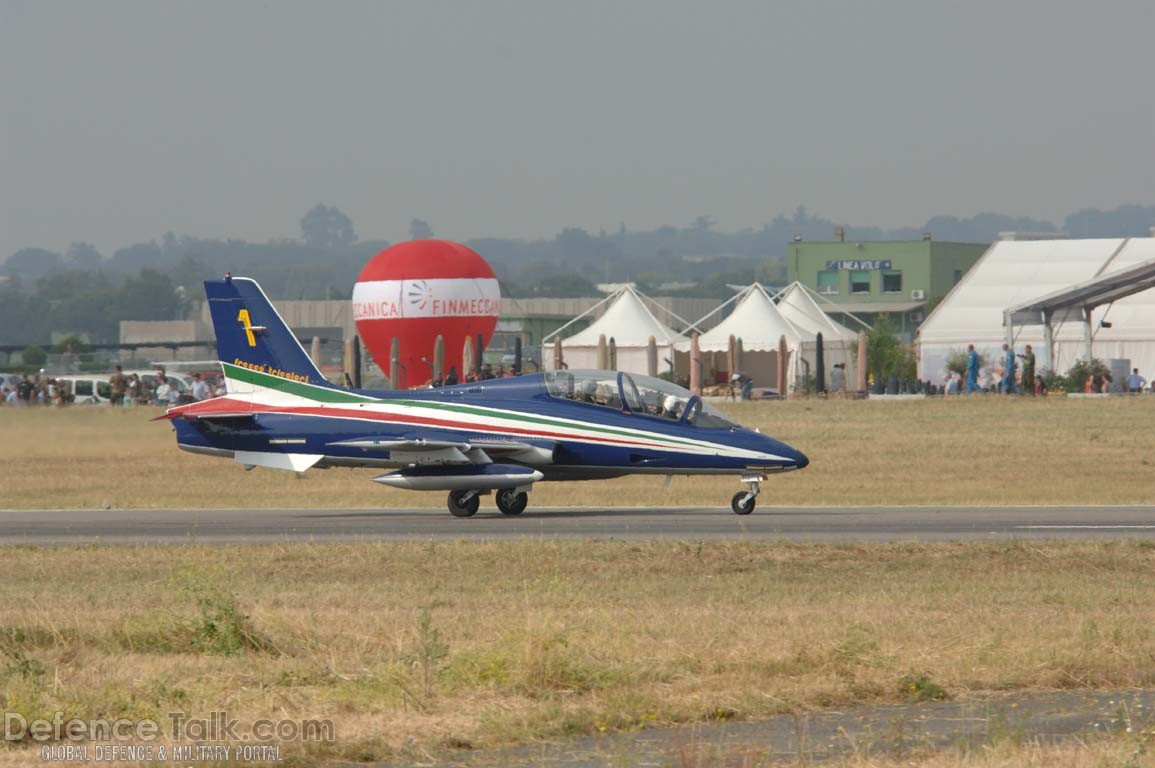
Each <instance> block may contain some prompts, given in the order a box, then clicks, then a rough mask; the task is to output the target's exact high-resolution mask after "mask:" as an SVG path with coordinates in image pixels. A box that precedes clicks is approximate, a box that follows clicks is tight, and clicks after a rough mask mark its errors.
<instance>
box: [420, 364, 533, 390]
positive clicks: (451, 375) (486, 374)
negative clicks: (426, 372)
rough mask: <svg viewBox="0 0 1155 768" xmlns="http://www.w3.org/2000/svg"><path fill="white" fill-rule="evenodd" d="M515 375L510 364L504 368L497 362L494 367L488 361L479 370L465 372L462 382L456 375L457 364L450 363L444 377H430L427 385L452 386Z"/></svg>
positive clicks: (508, 377)
mask: <svg viewBox="0 0 1155 768" xmlns="http://www.w3.org/2000/svg"><path fill="white" fill-rule="evenodd" d="M516 375H517V372H516V371H515V370H514V368H513V366H512V365H511V366H509V368H506V367H505V366H504V365H502V364H500V363H499V364H498V365H497V367H496V368H494V367H493V366H492V365H490V364H489V363H485V364H483V365H482V366H481V370H479V371H469V372H467V373H466V374H465V381H464V382H462V381H461V379H460V377H459V376H458V375H457V366H456V365H451V366H449V371H448V372H447V373H446V374H445V377H444V378H442V379H431V380H430V381H429V386H431V387H452V386H453V385H454V384H461V383H465V384H472V383H473V382H475V381H488V380H490V379H512V378H513V377H514V376H516Z"/></svg>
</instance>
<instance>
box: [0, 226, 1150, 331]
mask: <svg viewBox="0 0 1155 768" xmlns="http://www.w3.org/2000/svg"><path fill="white" fill-rule="evenodd" d="M836 226H838V222H836V221H835V220H833V219H831V218H829V217H826V216H822V215H815V214H812V213H811V212H809V211H808V210H807V209H806V208H805V207H802V206H799V207H798V208H797V209H795V210H794V211H793V213H791V214H790V215H785V214H783V215H778V216H776V217H774V218H773V219H772V220H771V221H770V222H768V223H767V224H765V225H763V226H762V227H759V228H750V229H743V230H739V231H736V232H726V231H723V230H722V229H720V228H719V225H718V222H717V221H716V220H715V219H714V218H713V217H711V216H708V215H702V216H699V217H697V218H695V219H694V220H693V221H691V222H688V223H686V224H685V225H683V226H664V227H658V228H656V229H651V230H642V231H634V230H630V229H628V227H627V226H626V225H625V224H624V223H623V224H621V225H619V227H618V228H617V229H615V230H613V231H609V232H607V231H599V232H590V231H587V230H585V229H582V228H579V227H569V228H566V229H563V230H562V231H561V232H559V233H557V235H555V236H554V237H552V238H538V239H515V238H480V239H471V240H466V241H465V244H466V245H468V246H469V247H471V248H473V249H474V250H476V251H477V252H478V253H480V254H481V255H482V256H483V257H485V259H486V260H487V261H488V262H489V263H490V264H491V265H492V266H493V268H494V271H495V272H496V273H497V276H498V278H499V279H500V280H501V283H502V291H503V293H504V294H505V295H507V296H513V297H525V296H552V297H572V296H589V295H592V294H593V293H594V292H595V289H594V284H595V283H599V282H619V281H625V280H632V281H634V282H637V283H639V284H640V286H641V287H642V288H643V290H647V291H650V292H660V293H663V294H673V295H678V294H681V295H695V296H710V297H717V298H726V297H729V296H731V295H732V291H731V290H730V288H728V287H727V285H728V284H748V283H750V282H751V281H753V280H760V281H764V282H768V283H771V284H781V283H782V282H784V281H785V278H786V264H785V256H786V251H787V247H788V244H789V243H790V241H791V240H793V239H794V238H797V237H800V238H802V239H803V240H830V239H832V238H833V236H834V231H835V228H836ZM1152 226H1155V207H1143V206H1137V205H1130V206H1121V207H1119V208H1115V209H1113V210H1109V211H1099V210H1093V209H1088V210H1083V211H1078V212H1076V213H1073V214H1071V215H1070V216H1068V217H1066V219H1065V220H1064V221H1063V223H1062V226H1057V225H1055V224H1054V223H1052V222H1048V221H1043V220H1038V219H1030V218H1015V217H1010V216H1005V215H1002V214H995V213H984V214H979V215H977V216H973V217H970V218H958V217H953V216H936V217H933V218H931V219H930V220H928V221H927V222H926V224H925V225H923V226H921V227H906V228H896V229H883V228H880V227H870V226H845V227H844V230H845V236H846V237H847V239H850V240H909V239H917V238H919V237H922V235H923V234H924V233H930V234H931V235H932V236H933V237H934V238H935V239H936V240H948V241H960V242H991V241H993V240H994V239H995V238H997V237H998V233H999V232H1002V231H1007V230H1014V231H1034V232H1040V231H1041V232H1057V231H1065V232H1066V233H1068V234H1069V235H1071V236H1072V237H1107V236H1110V237H1126V236H1144V235H1148V234H1149V231H1150V227H1152ZM409 236H410V238H412V239H427V238H431V237H434V236H435V231H434V227H433V225H432V224H431V223H430V222H428V221H425V220H422V219H419V218H415V219H413V220H412V221H411V223H410V226H409ZM388 245H389V243H388V242H385V241H374V240H366V241H363V240H359V239H358V237H357V233H356V229H355V227H354V224H353V222H352V221H351V220H350V219H349V217H348V216H346V215H345V214H344V213H342V212H341V211H340V210H339V209H337V208H335V207H333V206H327V205H324V204H319V205H316V206H314V207H313V208H311V209H310V210H309V211H308V212H306V213H305V215H304V216H303V217H302V218H301V220H300V237H299V239H283V240H271V241H269V242H266V243H251V242H247V241H243V240H232V239H228V240H221V239H212V238H195V237H190V236H187V235H177V234H174V233H171V232H170V233H166V234H164V235H163V236H162V237H161V238H159V240H150V241H147V242H141V243H134V244H131V245H128V246H125V247H123V248H120V249H118V250H117V251H115V252H114V253H112V254H111V255H109V256H105V255H104V254H101V253H100V252H99V251H98V250H97V249H96V248H94V247H93V246H92V245H90V244H88V243H83V242H79V243H74V244H73V245H72V246H71V247H70V248H68V249H67V250H66V251H65V252H64V253H58V252H54V251H50V250H47V249H44V248H35V247H33V248H24V249H21V250H19V251H17V252H16V253H14V254H12V255H11V256H9V257H8V259H7V260H6V262H5V263H4V264H3V266H2V268H0V344H16V343H36V344H44V343H48V342H49V341H50V337H51V334H52V333H53V332H56V333H57V334H61V333H64V334H67V333H81V334H85V335H87V336H88V337H89V338H90V339H91V340H92V341H93V342H110V341H115V340H116V339H117V338H118V336H119V321H120V320H171V319H180V318H183V317H185V316H186V314H187V312H188V311H189V309H190V307H191V306H192V304H191V302H192V301H195V300H197V299H199V298H200V292H201V288H200V284H201V281H203V280H204V279H206V278H209V277H217V276H220V275H223V274H224V273H225V272H226V271H231V272H233V273H234V274H244V275H247V276H251V277H253V278H255V279H257V280H258V281H259V282H260V283H261V284H262V286H264V288H265V290H266V291H267V292H268V293H269V294H270V296H272V297H273V298H274V299H324V298H329V299H346V298H348V297H349V296H350V295H351V292H352V287H353V283H354V282H355V281H356V278H357V275H358V274H359V272H360V271H361V269H362V268H363V267H364V265H365V263H366V262H367V261H369V259H370V258H372V257H373V256H374V255H375V254H376V253H377V252H379V251H380V250H382V249H383V248H385V247H387V246H388ZM5 278H6V279H5Z"/></svg>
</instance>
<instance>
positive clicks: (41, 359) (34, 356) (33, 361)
mask: <svg viewBox="0 0 1155 768" xmlns="http://www.w3.org/2000/svg"><path fill="white" fill-rule="evenodd" d="M23 359H24V364H25V365H31V366H35V367H37V368H39V367H40V366H42V365H44V363H45V362H47V361H48V353H47V352H45V351H44V350H43V349H41V348H40V347H37V346H31V347H25V348H24V355H23Z"/></svg>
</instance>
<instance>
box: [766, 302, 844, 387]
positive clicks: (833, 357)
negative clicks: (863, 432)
mask: <svg viewBox="0 0 1155 768" xmlns="http://www.w3.org/2000/svg"><path fill="white" fill-rule="evenodd" d="M776 306H777V307H778V312H779V313H780V314H781V315H782V317H784V318H786V319H787V320H788V321H790V323H791V324H793V325H794V327H795V328H797V329H798V330H799V331H800V332H801V333H802V334H803V336H804V341H803V344H802V355H803V357H805V358H806V359H807V361H808V362H809V363H810V365H811V367H812V368H813V366H815V365H817V351H818V334H820V333H821V334H822V352H823V365H825V367H826V385H827V386H828V387H829V386H830V370H831V369H832V368H833V367H834V366H835V364H837V363H842V364H844V365H845V366H846V385H847V387H853V386H854V382H855V381H856V373H855V371H856V369H857V364H858V360H857V356H856V355H855V353H854V350H855V346H854V345H855V343H856V342H857V340H858V334H857V333H855V332H854V331H852V330H850V329H849V328H847V327H846V326H845V325H842V324H841V323H839V322H836V321H835V320H834V319H832V318H831V317H830V315H828V314H826V312H825V311H823V309H822V307H821V306H819V304H818V302H817V301H815V300H814V297H813V296H811V295H810V291H809V290H808V289H807V288H806V286H804V285H802V283H799V282H797V281H795V282H793V283H791V284H790V285H788V286H787V287H786V288H785V289H784V290H783V291H782V292H781V293H779V294H778V303H777V305H776Z"/></svg>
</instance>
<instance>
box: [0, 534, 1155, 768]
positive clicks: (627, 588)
mask: <svg viewBox="0 0 1155 768" xmlns="http://www.w3.org/2000/svg"><path fill="white" fill-rule="evenodd" d="M0 562H3V564H4V572H5V578H4V579H3V581H2V582H0V684H2V686H3V687H2V688H0V690H2V691H3V694H2V695H3V701H2V702H0V708H2V709H4V710H7V711H14V712H20V713H22V714H24V715H25V716H28V717H33V716H39V715H44V714H48V713H51V712H53V711H56V710H64V711H65V712H66V713H68V714H69V715H71V716H75V717H79V718H83V719H91V718H99V717H105V718H114V717H121V716H123V717H129V718H142V717H151V718H157V719H161V720H164V718H166V716H167V713H168V712H171V711H182V712H185V713H186V714H187V715H188V716H190V717H206V716H207V715H208V713H210V712H213V711H216V710H221V709H223V710H227V711H228V713H229V716H230V717H235V718H238V719H239V720H240V721H241V722H242V723H246V722H247V723H251V722H253V721H254V720H255V719H257V718H261V717H269V716H270V715H274V716H276V717H278V718H280V717H287V718H297V719H317V718H327V719H331V720H333V722H334V724H335V729H336V735H337V738H336V740H335V741H333V742H322V743H308V744H304V743H297V744H289V745H287V749H288V750H289V752H290V754H289V757H290V762H291V763H292V762H294V761H295V762H296V764H301V765H304V764H313V763H314V762H316V761H318V760H322V759H324V758H328V757H336V758H342V759H347V760H361V759H365V760H369V759H395V760H401V761H406V760H417V759H420V758H423V757H426V756H428V755H429V754H438V753H448V752H452V751H454V750H459V749H477V748H483V747H489V746H494V745H500V744H509V743H516V742H524V741H531V740H537V739H546V738H557V737H565V736H568V735H576V734H589V733H598V732H606V731H614V730H628V729H635V728H642V727H646V726H648V725H651V724H682V723H691V722H702V721H707V720H712V719H714V720H716V719H742V718H758V717H763V716H767V715H771V714H776V713H782V712H800V711H806V710H807V709H811V708H821V707H830V706H838V705H847V704H852V703H870V702H892V701H910V700H920V699H937V698H942V697H965V696H967V695H968V693H970V692H972V691H997V690H1012V689H1038V688H1087V689H1091V688H1127V687H1144V686H1148V687H1149V686H1152V685H1155V625H1153V624H1152V622H1151V616H1152V615H1155V578H1153V576H1155V545H1152V544H1151V543H1149V542H1143V541H1134V542H1110V543H1105V542H1104V543H1058V542H1056V543H1034V542H1031V543H1018V542H1012V543H928V544H888V545H824V544H789V543H773V542H761V543H744V542H743V543H738V542H705V543H698V542H694V543H686V542H545V543H529V542H505V543H501V542H488V543H465V542H458V543H396V544H394V543H389V544H385V543H360V544H285V545H264V546H223V547H201V546H196V545H186V546H149V547H97V546H93V547H83V548H66V547H60V548H44V549H42V548H30V547H5V548H3V549H0ZM9 750H15V752H11V751H10V752H9V756H11V755H12V754H29V753H28V752H27V748H26V747H9ZM967 759H971V758H967ZM970 764H981V765H986V764H987V763H981V762H980V763H970Z"/></svg>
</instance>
